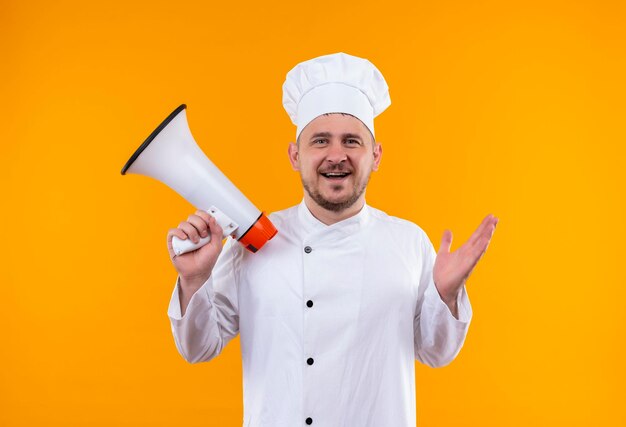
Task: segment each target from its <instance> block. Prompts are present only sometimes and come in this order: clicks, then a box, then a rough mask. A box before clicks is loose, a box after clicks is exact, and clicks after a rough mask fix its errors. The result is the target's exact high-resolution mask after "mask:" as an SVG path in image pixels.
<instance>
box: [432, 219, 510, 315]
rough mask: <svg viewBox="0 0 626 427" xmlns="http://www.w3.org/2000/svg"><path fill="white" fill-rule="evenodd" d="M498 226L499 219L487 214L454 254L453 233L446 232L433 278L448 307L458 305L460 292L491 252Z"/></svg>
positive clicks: (438, 253)
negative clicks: (482, 259)
mask: <svg viewBox="0 0 626 427" xmlns="http://www.w3.org/2000/svg"><path fill="white" fill-rule="evenodd" d="M497 223H498V218H496V217H494V216H493V215H491V214H489V215H487V216H486V217H485V219H483V221H482V223H481V224H480V225H479V226H478V228H477V229H476V231H474V234H472V236H471V237H470V238H469V240H468V241H467V242H465V244H463V245H462V246H461V247H460V248H459V249H457V250H456V251H454V252H450V246H451V245H452V232H451V231H450V230H446V231H444V233H443V237H442V238H441V247H440V248H439V252H437V258H436V260H435V266H434V267H433V279H434V281H435V286H437V291H438V292H439V295H441V298H442V299H443V301H444V302H445V303H446V304H448V305H450V304H451V303H453V302H456V297H457V295H458V293H459V290H460V289H461V288H462V287H463V285H464V284H465V282H466V281H467V278H468V277H469V276H470V274H472V271H474V268H475V267H476V264H477V263H478V261H479V260H480V258H482V256H483V254H484V253H485V251H486V250H487V247H488V246H489V242H490V241H491V237H492V236H493V233H494V231H495V229H496V224H497Z"/></svg>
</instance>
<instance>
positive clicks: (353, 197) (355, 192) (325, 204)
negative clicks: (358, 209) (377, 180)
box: [300, 175, 370, 213]
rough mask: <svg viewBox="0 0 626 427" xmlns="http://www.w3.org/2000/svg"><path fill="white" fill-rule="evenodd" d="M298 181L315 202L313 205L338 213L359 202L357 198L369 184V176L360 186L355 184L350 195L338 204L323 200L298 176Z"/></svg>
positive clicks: (322, 197)
mask: <svg viewBox="0 0 626 427" xmlns="http://www.w3.org/2000/svg"><path fill="white" fill-rule="evenodd" d="M300 180H301V181H302V186H303V187H304V190H305V191H306V192H307V194H308V195H309V196H310V197H311V198H312V199H313V200H314V201H315V203H317V204H318V205H319V206H321V207H322V208H324V209H326V210H327V211H331V212H337V213H338V212H342V211H344V210H345V209H348V208H349V207H351V206H352V205H354V204H355V203H356V201H357V200H359V198H360V197H361V195H362V194H363V192H364V191H365V188H366V187H367V184H368V183H369V180H370V176H369V175H368V176H367V178H366V179H365V182H363V183H362V184H361V185H359V183H358V182H356V183H355V184H354V186H353V187H352V193H351V194H350V195H349V196H348V198H347V199H345V200H343V201H339V202H333V201H331V200H328V199H326V198H324V196H322V195H321V194H320V193H319V192H318V191H316V190H314V189H312V188H311V186H310V185H309V184H308V183H307V182H306V181H305V180H304V177H303V176H302V175H300Z"/></svg>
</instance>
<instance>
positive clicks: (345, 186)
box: [289, 113, 382, 212]
mask: <svg viewBox="0 0 626 427" xmlns="http://www.w3.org/2000/svg"><path fill="white" fill-rule="evenodd" d="M381 156H382V147H381V145H380V144H378V143H374V142H373V137H372V134H371V133H370V132H369V130H368V129H367V127H366V126H365V125H364V124H363V123H362V122H361V121H360V120H359V119H357V118H356V117H354V116H351V115H348V114H339V113H333V114H327V115H322V116H319V117H317V118H315V120H313V121H312V122H311V123H309V124H308V125H307V126H306V127H305V128H304V129H303V130H302V132H301V133H300V138H299V142H298V145H296V144H293V143H292V144H290V145H289V159H290V161H291V165H292V166H293V168H294V169H295V170H297V171H299V172H300V177H301V179H302V185H303V186H304V189H305V191H306V192H307V194H308V195H309V197H310V198H311V199H313V201H315V203H317V204H318V205H319V206H321V207H323V208H324V209H326V210H329V211H333V212H341V211H343V210H344V209H347V208H349V207H350V206H352V205H353V204H354V203H356V202H357V201H359V200H364V197H365V196H364V192H365V187H367V183H368V181H369V177H370V174H371V173H372V171H375V170H378V164H379V163H380V159H381Z"/></svg>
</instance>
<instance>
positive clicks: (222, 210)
mask: <svg viewBox="0 0 626 427" xmlns="http://www.w3.org/2000/svg"><path fill="white" fill-rule="evenodd" d="M186 108H187V106H186V105H185V104H182V105H181V106H180V107H178V108H177V109H175V110H174V111H173V112H172V113H171V114H170V115H169V116H167V118H166V119H165V120H163V122H162V123H161V124H160V125H159V126H158V127H157V128H156V129H155V130H154V131H153V132H152V133H151V134H150V136H149V137H148V138H147V139H146V140H145V141H144V142H143V144H141V146H140V147H139V148H138V149H137V150H136V151H135V153H134V154H133V155H132V156H131V157H130V159H129V160H128V162H126V164H125V165H124V167H123V168H122V175H125V174H126V173H133V174H138V175H146V176H149V177H152V178H155V179H156V180H158V181H161V182H162V183H164V184H165V185H167V186H168V187H170V188H172V189H173V190H175V191H176V192H177V193H178V194H180V195H181V196H183V198H185V199H186V200H187V201H188V202H189V203H191V204H192V205H194V206H195V207H196V208H197V209H202V210H206V211H207V212H209V213H210V214H211V215H212V216H213V217H214V218H215V220H216V221H217V223H218V224H219V225H220V227H222V230H223V231H224V235H223V237H226V236H229V235H230V236H232V237H233V238H234V239H236V240H238V241H239V243H241V244H242V245H243V246H244V247H245V248H246V249H248V250H249V251H251V252H256V251H257V250H259V249H261V247H263V245H265V243H267V241H268V240H270V239H271V238H272V237H274V236H275V235H276V233H277V230H276V228H275V227H274V225H273V224H272V223H271V221H270V220H269V219H268V218H267V216H265V214H264V213H262V212H261V211H260V210H258V209H257V208H256V207H255V206H254V205H253V204H252V203H251V202H250V201H249V200H248V199H247V198H246V197H245V196H244V195H243V194H242V193H241V191H239V189H237V187H235V185H234V184H233V183H232V182H230V180H229V179H228V178H227V177H226V176H225V175H224V174H223V173H222V172H221V171H220V170H219V169H218V168H217V167H216V166H215V165H214V164H213V162H211V160H209V158H208V157H207V156H206V155H205V154H204V153H203V152H202V150H201V149H200V147H199V146H198V144H196V141H195V140H194V139H193V136H192V135H191V131H190V130H189V125H188V124H187V114H186V111H185V110H186ZM210 240H211V235H210V234H209V236H208V237H204V238H201V239H200V241H199V242H198V243H196V244H194V243H193V242H192V241H191V239H186V240H181V239H179V238H178V237H173V239H172V247H173V248H174V253H176V255H181V254H184V253H186V252H190V251H192V250H196V249H198V248H200V247H202V246H204V245H206V244H207V243H209V241H210Z"/></svg>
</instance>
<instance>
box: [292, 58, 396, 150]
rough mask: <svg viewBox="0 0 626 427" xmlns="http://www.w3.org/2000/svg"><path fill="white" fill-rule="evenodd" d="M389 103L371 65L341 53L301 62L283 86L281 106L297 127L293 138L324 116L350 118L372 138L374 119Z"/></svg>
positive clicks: (380, 78)
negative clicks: (356, 119)
mask: <svg viewBox="0 0 626 427" xmlns="http://www.w3.org/2000/svg"><path fill="white" fill-rule="evenodd" d="M390 104H391V99H390V98H389V87H388V86H387V82H385V78H384V77H383V75H382V74H381V73H380V71H378V69H377V68H376V67H375V66H374V64H372V63H371V62H369V61H368V60H367V59H363V58H358V57H356V56H352V55H348V54H345V53H341V52H340V53H334V54H332V55H324V56H320V57H317V58H313V59H310V60H308V61H304V62H301V63H300V64H298V65H296V66H295V67H294V68H293V69H292V70H291V71H289V72H288V73H287V77H286V79H285V83H284V84H283V106H284V107H285V110H286V111H287V114H289V118H291V121H292V122H293V124H294V125H296V126H297V127H298V128H297V131H296V139H297V138H298V136H300V132H302V129H304V127H305V126H306V125H308V124H309V123H310V122H311V121H312V120H313V119H315V118H316V117H318V116H321V115H322V114H325V113H348V114H350V115H353V116H355V117H356V118H358V119H359V120H361V121H362V122H363V124H365V126H367V128H368V129H369V130H370V132H372V135H374V117H376V116H378V115H379V114H380V113H382V112H383V111H384V110H385V109H386V108H387V107H389V105H390Z"/></svg>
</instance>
